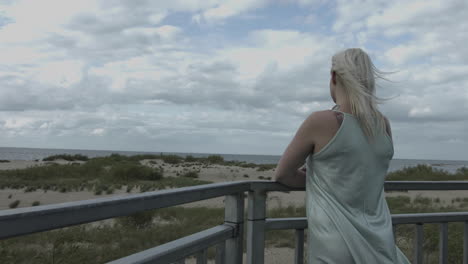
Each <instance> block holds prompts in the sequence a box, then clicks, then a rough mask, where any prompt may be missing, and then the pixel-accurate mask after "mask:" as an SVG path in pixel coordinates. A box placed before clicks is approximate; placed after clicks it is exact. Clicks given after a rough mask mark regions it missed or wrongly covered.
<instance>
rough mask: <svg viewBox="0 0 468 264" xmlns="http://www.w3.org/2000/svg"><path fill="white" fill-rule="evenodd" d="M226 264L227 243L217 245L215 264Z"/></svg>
mask: <svg viewBox="0 0 468 264" xmlns="http://www.w3.org/2000/svg"><path fill="white" fill-rule="evenodd" d="M225 263H226V241H223V242H222V243H219V244H218V245H216V256H215V264H225Z"/></svg>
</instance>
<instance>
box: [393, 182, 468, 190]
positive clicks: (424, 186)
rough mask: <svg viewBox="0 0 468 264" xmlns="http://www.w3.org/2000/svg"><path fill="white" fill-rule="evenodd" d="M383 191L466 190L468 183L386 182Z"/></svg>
mask: <svg viewBox="0 0 468 264" xmlns="http://www.w3.org/2000/svg"><path fill="white" fill-rule="evenodd" d="M384 189H385V191H406V190H408V191H413V190H420V191H434V190H440V191H448V190H452V191H453V190H468V181H386V182H385V183H384Z"/></svg>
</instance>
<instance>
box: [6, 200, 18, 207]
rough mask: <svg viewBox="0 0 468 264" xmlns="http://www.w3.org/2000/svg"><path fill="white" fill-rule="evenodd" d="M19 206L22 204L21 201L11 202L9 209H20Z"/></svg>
mask: <svg viewBox="0 0 468 264" xmlns="http://www.w3.org/2000/svg"><path fill="white" fill-rule="evenodd" d="M19 204H20V200H15V201H13V202H11V203H10V204H9V205H8V207H10V208H16V207H18V205H19Z"/></svg>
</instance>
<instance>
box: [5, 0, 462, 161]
mask: <svg viewBox="0 0 468 264" xmlns="http://www.w3.org/2000/svg"><path fill="white" fill-rule="evenodd" d="M5 3H6V2H2V3H1V4H0V6H1V9H2V10H4V12H0V39H1V40H2V41H1V42H0V58H2V63H1V64H0V87H2V89H0V133H2V134H3V135H5V138H4V139H2V140H1V141H0V144H3V145H15V146H16V145H18V144H29V145H26V146H40V145H41V144H42V143H43V142H50V144H51V145H48V146H45V145H44V147H73V148H102V149H109V148H114V147H115V148H121V149H130V148H138V149H142V150H143V149H144V150H155V149H157V150H161V151H163V150H165V151H195V152H209V151H212V152H224V153H229V152H231V153H233V152H237V153H269V154H280V153H281V151H282V150H283V147H285V146H286V144H287V143H288V141H289V140H290V139H291V137H292V135H293V133H294V132H295V129H296V128H297V127H298V126H299V125H300V123H301V122H302V120H303V119H304V118H305V117H306V116H307V115H308V114H310V113H311V112H313V111H317V110H324V109H330V108H331V107H332V106H333V102H332V100H331V97H330V91H329V67H330V58H331V56H332V55H333V54H334V53H335V52H337V51H339V50H342V49H344V48H347V47H354V46H357V47H362V48H363V49H365V50H366V51H367V52H368V53H369V54H370V56H371V57H372V58H373V59H374V61H375V63H376V65H377V66H378V67H379V68H380V69H383V70H390V71H391V70H397V71H398V73H397V74H392V75H389V76H388V77H389V78H390V79H392V80H394V81H395V82H394V83H387V82H382V83H381V84H382V87H379V88H378V93H379V95H382V96H383V97H391V96H395V95H397V97H396V98H394V99H392V100H390V101H388V102H387V103H386V104H383V105H382V106H381V109H382V111H383V112H384V114H386V115H387V116H388V117H389V118H390V120H391V122H392V128H393V130H394V133H393V134H394V136H395V144H396V146H395V149H396V157H430V156H431V157H437V156H438V157H442V156H443V157H455V156H463V155H465V154H463V153H464V152H463V150H462V147H463V146H465V145H466V144H465V142H467V141H468V140H467V138H466V135H465V134H464V132H463V131H466V129H467V127H466V124H467V123H468V122H467V121H468V120H467V117H466V115H465V113H466V112H467V111H468V109H467V108H468V104H467V102H468V90H467V89H464V88H463V87H466V86H467V85H468V75H466V72H467V70H468V69H467V67H466V61H467V59H468V48H466V45H465V43H467V42H468V34H465V32H466V29H467V28H468V22H467V21H466V19H464V16H465V13H466V11H467V9H468V8H467V6H466V3H465V2H464V1H435V0H431V1H424V2H423V1H393V2H388V1H373V2H369V1H357V0H353V1H342V0H337V1H316V0H311V1H309V0H297V1H296V0H294V1H293V0H278V1H273V2H271V1H250V0H249V1H247V0H246V1H219V0H190V1H182V0H173V1H137V2H132V1H112V2H109V1H91V0H89V1H78V2H76V3H75V2H73V3H68V2H67V3H65V2H63V1H53V0H45V1H39V2H38V1H26V0H22V1H11V2H10V3H7V4H5ZM278 3H280V5H278ZM423 3H424V4H423ZM52 6H53V7H56V8H54V9H52V8H50V7H52ZM329 9H331V11H330V10H329ZM284 10H285V11H284ZM288 10H289V11H288ZM290 10H294V11H293V12H292V11H290ZM283 11H284V13H283ZM286 11H287V12H286ZM269 12H271V13H269ZM288 12H289V13H288ZM277 14H280V17H281V16H284V21H285V22H284V23H276V22H278V21H273V20H272V19H277V18H278V15H277ZM290 14H293V15H290ZM324 14H326V16H325V15H324ZM249 17H250V18H251V17H256V18H258V19H256V20H255V23H239V21H242V19H245V18H249ZM194 20H195V22H198V23H194ZM287 21H289V22H290V21H293V22H294V23H292V24H291V23H287ZM303 23H309V24H308V26H304V24H303ZM310 25H312V26H313V27H311V26H310ZM449 130H450V132H448V131H449ZM41 142H42V143H41ZM115 142H118V143H115ZM428 144H434V146H437V149H438V151H439V152H438V153H431V154H427V153H428V151H427V148H425V146H427V145H428ZM444 144H445V145H444ZM23 146H25V145H23ZM465 156H466V155H465Z"/></svg>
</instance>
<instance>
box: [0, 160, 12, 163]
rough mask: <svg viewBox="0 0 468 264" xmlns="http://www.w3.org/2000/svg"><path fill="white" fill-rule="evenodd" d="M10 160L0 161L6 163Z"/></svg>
mask: <svg viewBox="0 0 468 264" xmlns="http://www.w3.org/2000/svg"><path fill="white" fill-rule="evenodd" d="M8 162H10V161H9V160H0V163H8Z"/></svg>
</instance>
